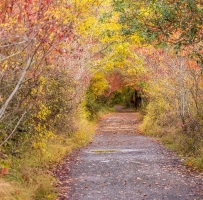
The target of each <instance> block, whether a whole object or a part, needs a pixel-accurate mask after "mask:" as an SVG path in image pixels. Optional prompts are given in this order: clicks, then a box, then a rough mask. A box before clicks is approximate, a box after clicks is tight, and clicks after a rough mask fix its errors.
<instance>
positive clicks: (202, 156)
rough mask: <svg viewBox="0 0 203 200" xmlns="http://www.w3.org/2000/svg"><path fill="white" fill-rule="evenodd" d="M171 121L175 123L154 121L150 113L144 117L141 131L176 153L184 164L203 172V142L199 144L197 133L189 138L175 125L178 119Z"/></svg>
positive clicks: (200, 141) (162, 120) (162, 119)
mask: <svg viewBox="0 0 203 200" xmlns="http://www.w3.org/2000/svg"><path fill="white" fill-rule="evenodd" d="M160 119H161V120H160ZM171 120H173V123H172V122H171V121H170V122H169V121H167V123H165V122H166V121H165V122H164V118H162V117H160V118H159V119H154V118H153V116H150V115H149V113H148V115H146V116H144V117H143V122H142V124H141V126H140V129H141V131H142V132H143V133H144V134H145V135H148V136H152V137H155V138H156V139H158V140H159V141H160V142H162V143H163V144H164V145H165V146H166V147H167V148H169V149H171V150H173V151H175V152H176V153H177V154H178V155H179V156H180V157H181V158H182V160H183V164H185V165H187V166H189V167H193V168H194V169H197V170H199V171H203V141H202V140H199V141H198V142H197V141H196V139H195V133H193V135H192V137H189V136H188V135H186V134H185V133H184V132H183V130H182V127H180V126H178V125H177V124H175V123H174V121H176V120H177V119H175V118H174V117H173V118H171Z"/></svg>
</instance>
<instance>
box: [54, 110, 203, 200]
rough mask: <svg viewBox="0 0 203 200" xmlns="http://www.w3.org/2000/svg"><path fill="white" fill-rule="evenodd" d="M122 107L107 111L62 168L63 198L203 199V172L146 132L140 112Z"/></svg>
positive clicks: (107, 199)
mask: <svg viewBox="0 0 203 200" xmlns="http://www.w3.org/2000/svg"><path fill="white" fill-rule="evenodd" d="M118 110H119V108H118ZM119 111H120V112H117V113H113V114H109V115H107V116H105V117H104V118H103V119H102V120H101V121H100V123H99V127H98V130H97V134H96V135H95V137H94V140H93V142H92V143H91V144H90V145H89V146H88V147H86V148H83V149H81V150H80V151H77V152H75V153H73V154H72V155H71V156H68V157H67V158H66V159H65V160H64V161H63V163H62V164H61V165H60V166H59V167H58V170H57V171H56V176H57V177H58V179H59V181H60V186H59V188H60V190H61V195H60V197H59V199H60V200H116V199H117V200H120V199H125V200H136V199H139V200H142V199H143V200H145V199H146V200H153V199H156V200H162V199H167V200H169V199H170V200H176V199H181V200H187V199H188V200H194V199H196V200H200V199H202V200H203V176H202V175H201V174H198V173H195V172H191V171H189V170H188V169H187V167H185V166H183V165H181V163H180V161H179V160H178V158H177V157H176V156H175V155H174V154H173V153H172V152H170V151H168V150H166V149H165V148H164V147H163V146H162V145H160V144H159V143H158V142H156V141H155V140H154V139H151V138H149V137H145V136H142V135H140V134H139V131H138V127H137V124H138V123H139V121H138V118H137V114H136V113H133V112H127V111H123V110H119ZM87 131H88V129H87Z"/></svg>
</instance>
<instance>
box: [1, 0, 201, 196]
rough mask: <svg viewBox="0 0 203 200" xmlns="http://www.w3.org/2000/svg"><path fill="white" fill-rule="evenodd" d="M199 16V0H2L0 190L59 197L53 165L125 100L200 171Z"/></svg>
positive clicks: (149, 127)
mask: <svg viewBox="0 0 203 200" xmlns="http://www.w3.org/2000/svg"><path fill="white" fill-rule="evenodd" d="M202 17H203V4H202V3H201V1H198V0H196V1H191V0H184V1H179V0H176V1H173V2H172V1H170V0H163V1H161V2H160V1H158V0H142V1H131V0H122V1H116V0H114V1H100V0H97V1H95V0H82V1H78V0H71V1H67V0H60V1H58V0H20V1H18V0H2V1H0V36H1V40H0V159H1V161H0V170H1V172H0V173H1V177H2V178H1V179H0V185H1V188H2V189H0V196H3V198H4V197H5V198H4V199H38V200H40V199H54V198H55V194H54V192H53V186H52V184H53V177H52V176H51V175H50V174H49V175H48V170H47V169H48V168H49V167H50V166H51V164H53V163H54V162H58V161H59V160H60V159H61V158H62V157H63V156H64V155H65V153H66V152H68V151H71V150H72V149H73V148H77V147H80V146H82V145H85V144H86V143H87V142H88V141H89V140H90V138H91V134H92V133H93V132H94V131H93V130H94V127H93V126H94V125H93V124H92V121H94V120H95V119H96V118H97V117H98V116H99V112H101V111H104V110H105V109H106V108H107V107H111V106H113V105H115V104H118V103H124V104H125V105H127V106H136V107H142V111H143V113H144V115H145V116H144V121H143V125H142V129H143V131H144V133H146V134H149V135H154V136H156V137H159V138H161V139H162V140H163V142H164V143H166V144H168V145H169V146H170V147H172V148H174V149H176V150H177V151H179V152H180V153H181V154H183V155H184V156H187V157H188V161H187V164H189V165H194V166H197V167H199V168H200V169H203V156H202V155H203V143H202V141H203V134H202V131H203V128H202V127H203V114H202V113H203V112H202V111H203V98H202V94H203V80H202V50H203V46H202V41H201V40H202V36H203V30H202V28H203V24H202V23H203V22H202ZM104 108H105V109H104ZM86 126H88V127H89V130H90V131H89V133H86V132H85V130H84V128H85V127H86ZM34 177H35V178H34ZM8 181H9V183H8ZM5 191H6V192H5ZM9 195H10V196H9Z"/></svg>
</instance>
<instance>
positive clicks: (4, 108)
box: [0, 57, 32, 119]
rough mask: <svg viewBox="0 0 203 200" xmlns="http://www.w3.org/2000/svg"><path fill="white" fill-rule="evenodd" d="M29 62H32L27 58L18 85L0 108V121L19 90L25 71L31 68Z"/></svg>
mask: <svg viewBox="0 0 203 200" xmlns="http://www.w3.org/2000/svg"><path fill="white" fill-rule="evenodd" d="M31 62H32V58H31V57H29V58H28V61H27V64H26V67H25V69H24V70H23V72H22V74H21V76H20V79H19V81H18V83H17V84H16V86H15V88H14V90H13V92H12V93H11V94H10V96H9V97H8V99H7V100H6V102H5V103H4V104H3V106H2V107H1V109H0V119H1V118H2V117H3V115H4V113H5V111H6V109H7V107H8V105H9V103H10V101H11V100H12V98H13V97H14V95H15V94H16V92H17V91H18V89H19V87H20V85H21V83H22V81H23V79H24V77H25V75H26V72H27V70H28V69H29V67H30V66H31Z"/></svg>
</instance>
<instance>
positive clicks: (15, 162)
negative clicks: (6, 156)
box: [0, 120, 95, 200]
mask: <svg viewBox="0 0 203 200" xmlns="http://www.w3.org/2000/svg"><path fill="white" fill-rule="evenodd" d="M80 127H81V128H79V129H78V131H77V132H75V133H74V134H72V135H71V136H67V135H57V137H55V138H54V139H52V140H50V141H49V143H48V145H47V147H46V149H45V150H44V152H39V151H37V150H36V149H32V150H29V149H30V147H24V152H23V153H22V154H21V155H20V156H18V157H16V156H15V157H14V156H13V157H11V159H10V160H11V164H10V166H9V172H8V173H7V174H5V175H4V177H1V178H0V199H1V200H55V199H56V198H57V191H56V190H55V184H56V180H55V179H54V177H53V176H52V174H51V172H50V167H51V166H53V165H54V164H56V163H57V162H59V161H60V160H61V159H62V158H63V157H64V156H65V155H66V154H67V153H71V151H72V150H73V149H76V148H80V147H82V146H85V145H87V144H88V143H89V142H90V141H91V139H92V135H93V133H94V131H95V130H94V129H95V125H94V124H93V123H90V122H88V121H86V120H83V121H82V122H81V123H80ZM87 130H88V131H87ZM26 149H28V150H26Z"/></svg>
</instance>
